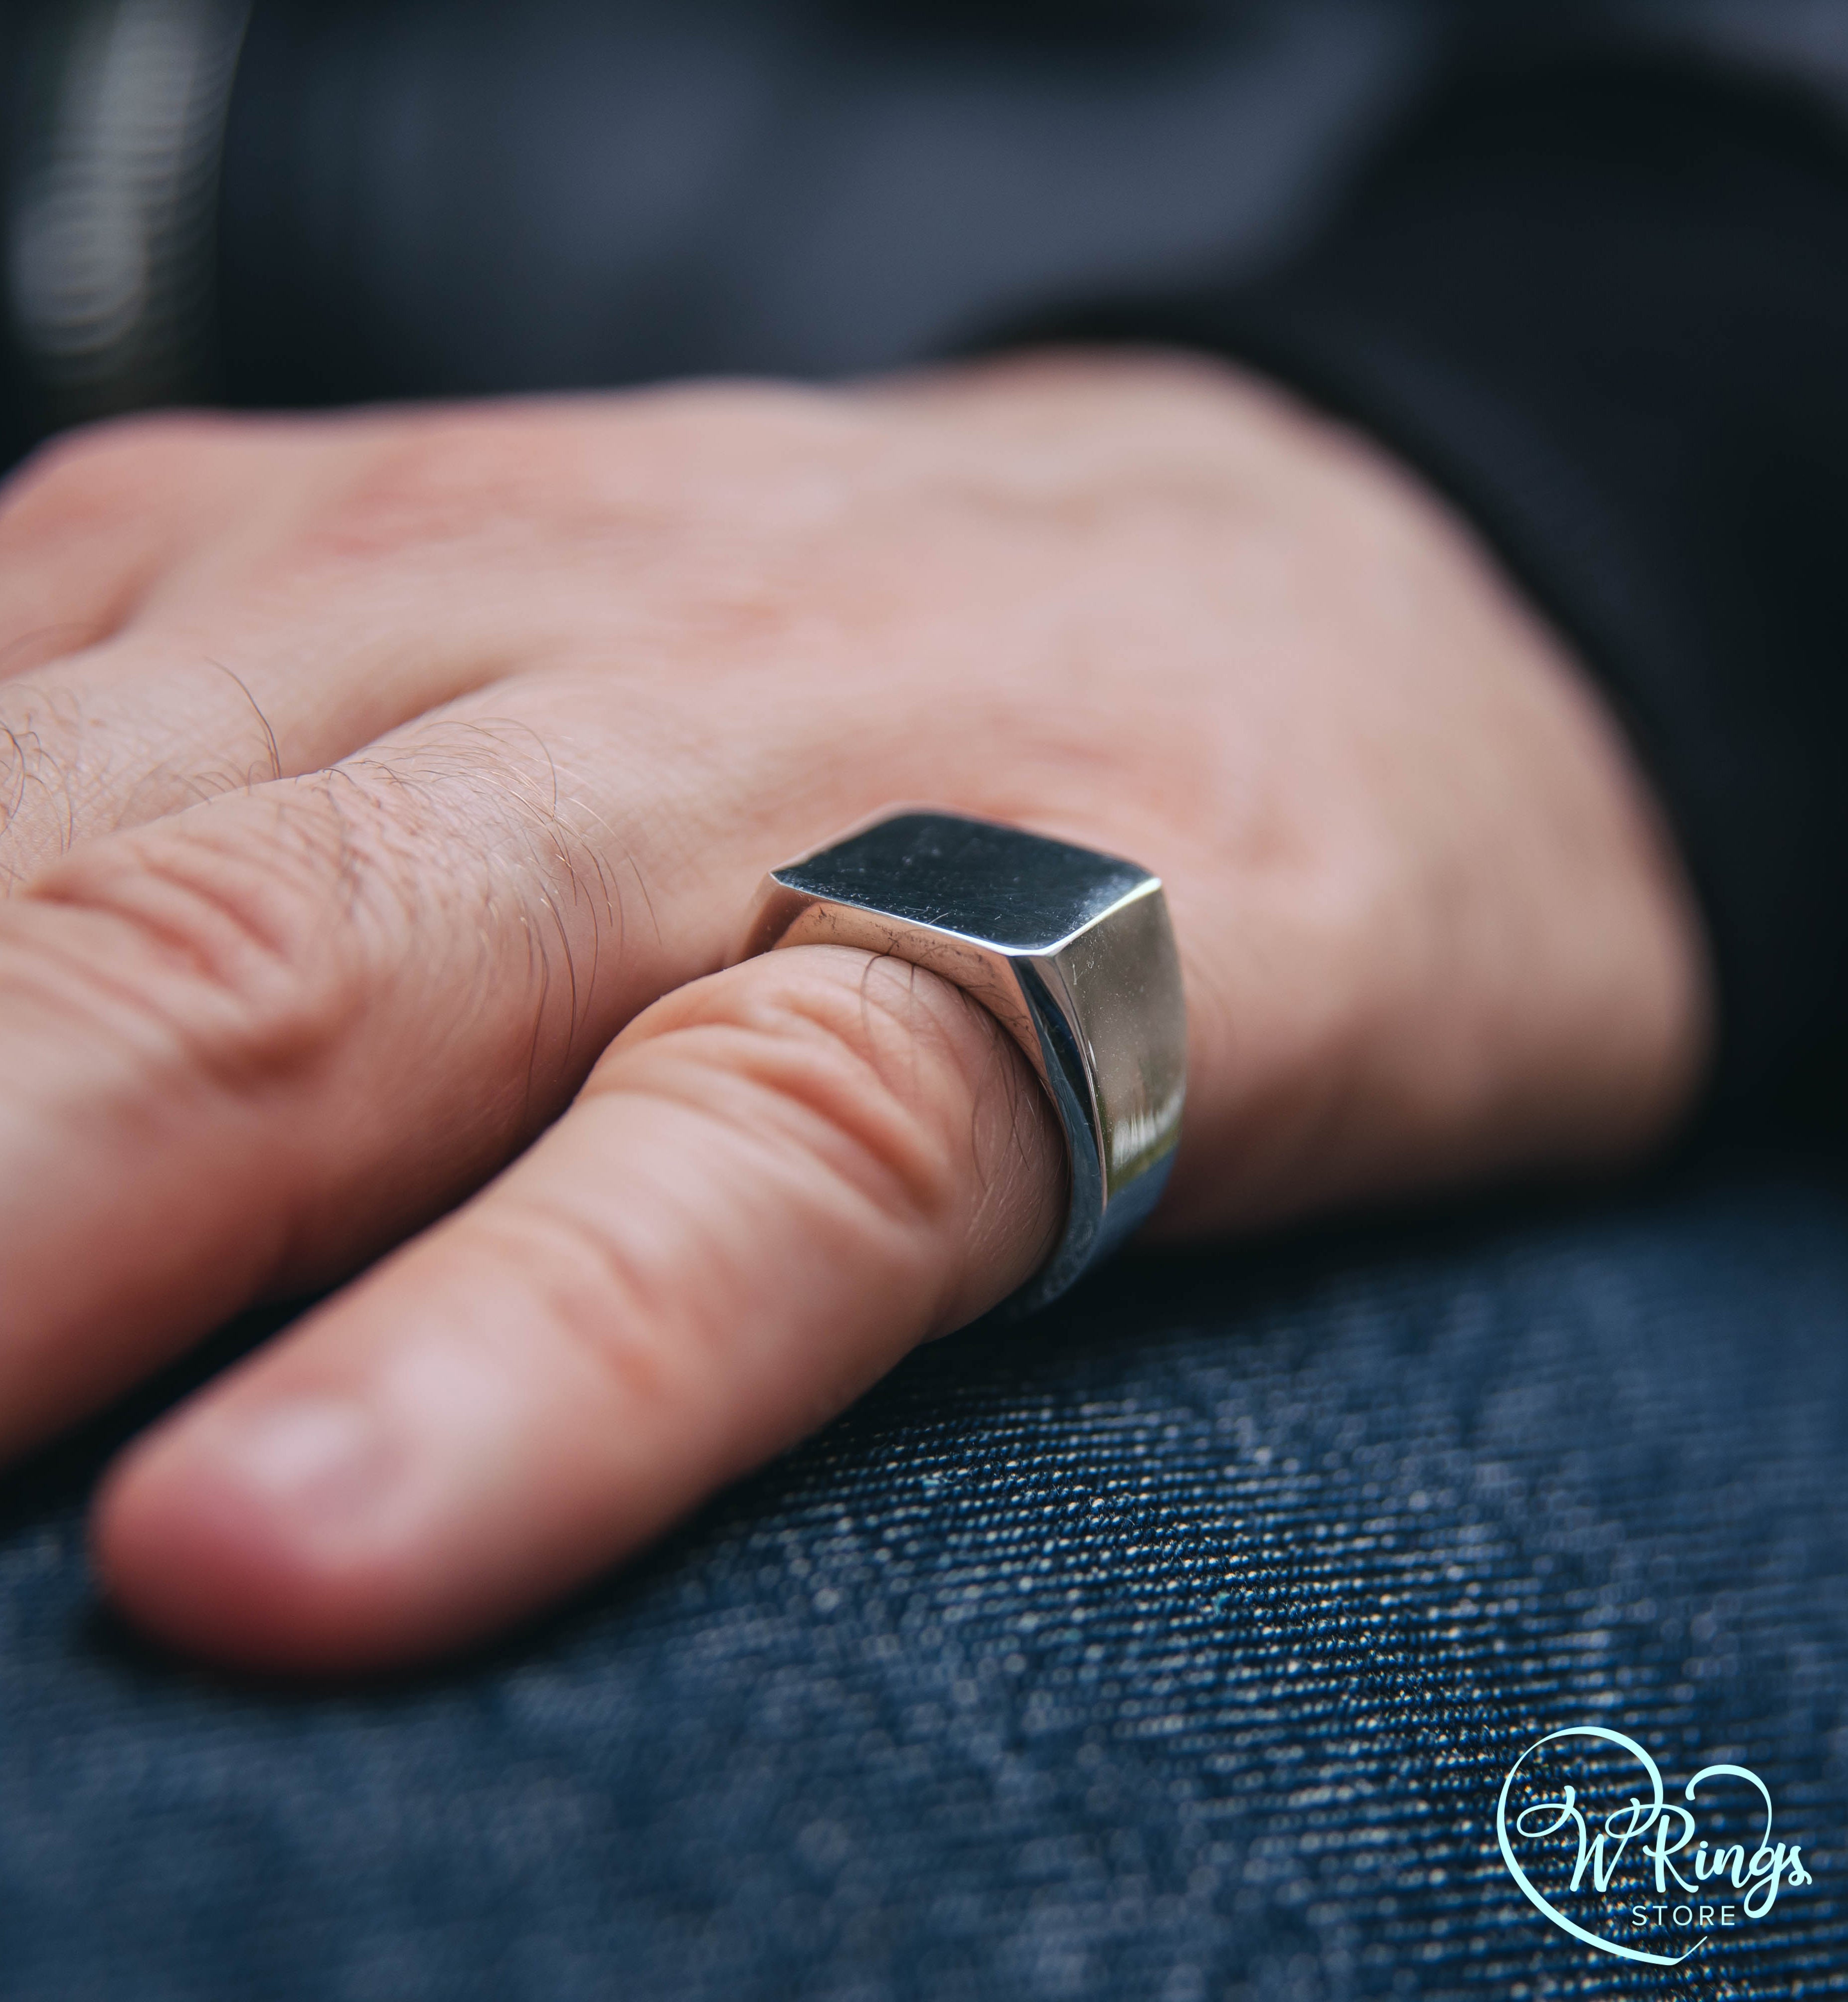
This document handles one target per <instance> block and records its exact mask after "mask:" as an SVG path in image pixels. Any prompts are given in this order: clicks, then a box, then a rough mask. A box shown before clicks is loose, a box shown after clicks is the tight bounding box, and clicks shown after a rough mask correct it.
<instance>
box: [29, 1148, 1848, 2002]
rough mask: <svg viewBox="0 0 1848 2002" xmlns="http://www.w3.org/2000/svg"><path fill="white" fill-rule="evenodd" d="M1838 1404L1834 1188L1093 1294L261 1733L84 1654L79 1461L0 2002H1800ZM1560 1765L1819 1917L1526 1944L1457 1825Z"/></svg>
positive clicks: (1732, 1198) (910, 1371)
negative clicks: (676, 1529)
mask: <svg viewBox="0 0 1848 2002" xmlns="http://www.w3.org/2000/svg"><path fill="white" fill-rule="evenodd" d="M1845 1413H1848V1180H1844V1179H1843V1176H1842V1174H1841V1173H1840V1172H1839V1170H1826V1171H1825V1170H1821V1169H1818V1168H1817V1167H1804V1165H1803V1164H1802V1163H1798V1162H1794V1161H1786V1162H1784V1163H1777V1162H1776V1161H1767V1160H1760V1161H1758V1162H1756V1163H1750V1164H1742V1165H1740V1166H1738V1167H1733V1168H1730V1169H1728V1168H1724V1167H1716V1168H1714V1169H1713V1170H1709V1171H1707V1172H1705V1173H1703V1174H1701V1175H1700V1177H1696V1178H1694V1179H1693V1180H1691V1181H1689V1182H1688V1183H1687V1184H1685V1185H1683V1186H1682V1187H1679V1188H1675V1189H1672V1190H1669V1191H1664V1192H1661V1193H1658V1194H1656V1195H1635V1196H1633V1197H1632V1198H1630V1199H1628V1200H1627V1201H1625V1202H1622V1203H1620V1204H1613V1205H1609V1207H1606V1208H1602V1209H1599V1210H1598V1211H1596V1212H1554V1213H1552V1214H1543V1215H1535V1214H1531V1213H1529V1214H1525V1215H1522V1214H1519V1213H1517V1212H1500V1213H1491V1214H1486V1215H1480V1216H1477V1217H1475V1218H1471V1219H1460V1220H1452V1221H1451V1222H1447V1223H1438V1224H1431V1225H1425V1226H1416V1227H1407V1228H1403V1229H1394V1230H1393V1232H1391V1233H1389V1234H1381V1235H1378V1236H1365V1235H1350V1236H1340V1237H1324V1238H1319V1239H1316V1240H1310V1241H1307V1242H1302V1243H1297V1244H1295V1245H1292V1246H1287V1247H1282V1248H1281V1249H1279V1250H1274V1251H1273V1252H1271V1253H1270V1254H1266V1255H1265V1256H1264V1257H1259V1258H1254V1257H1238V1258H1232V1257H1218V1258H1206V1257H1202V1258H1198V1259H1186V1260H1184V1259H1173V1260H1167V1261H1162V1262H1160V1263H1155V1262H1149V1263H1133V1262H1125V1263H1123V1264H1119V1265H1118V1266H1117V1267H1116V1268H1114V1269H1113V1270H1112V1271H1111V1272H1110V1273H1109V1274H1108V1275H1106V1276H1105V1278H1104V1279H1103V1280H1102V1281H1101V1282H1100V1283H1098V1284H1097V1285H1093V1286H1092V1287H1090V1288H1088V1289H1085V1290H1084V1291H1083V1292H1082V1293H1081V1294H1079V1296H1076V1297H1075V1298H1073V1299H1071V1300H1070V1301H1069V1302H1068V1303H1066V1304H1065V1305H1063V1306H1061V1307H1059V1308H1058V1309H1055V1310H1054V1311H1053V1312H1052V1313H1050V1314H1048V1315H1047V1316H1046V1317H1043V1318H1042V1319H1041V1320H1037V1321H1035V1322H1034V1323H1032V1324H1029V1325H1028V1326H1027V1327H1024V1328H1023V1329H1018V1330H1016V1331H1009V1332H1007V1333H1005V1334H995V1333H992V1332H990V1331H983V1330H975V1331H970V1333H968V1334H965V1335H964V1336H962V1337H960V1338H956V1339H954V1340H953V1341H948V1342H943V1343H939V1344H937V1345H935V1346H934V1347H933V1348H929V1349H926V1350H925V1351H924V1352H922V1353H920V1354H919V1355H916V1356H915V1357H914V1358H912V1360H911V1361H910V1362H908V1363H906V1364H905V1365H904V1366H903V1367H902V1368H901V1369H900V1370H899V1371H898V1372H897V1373H896V1374H895V1375H894V1376H893V1377H892V1378H891V1380H890V1381H889V1382H887V1383H886V1384H885V1385H884V1386H883V1387H882V1388H880V1390H877V1391H876V1392H875V1393H873V1395H872V1396H871V1397H869V1398H868V1399H867V1400H865V1402H864V1403H863V1404H861V1405H860V1406H859V1407H858V1408H857V1409H856V1411H853V1412H852V1413H850V1414H849V1415H848V1416H847V1417H846V1418H843V1419H842V1420H841V1421H839V1422H838V1423H837V1424H836V1425H834V1426H833V1427H832V1428H831V1429H830V1430H829V1431H828V1432H825V1433H824V1434H823V1435H821V1437H820V1438H819V1439H816V1440H815V1441H814V1442H812V1443H811V1444H810V1445H808V1446H805V1447H804V1448H802V1449H800V1450H799V1451H798V1452H797V1453H793V1454H792V1455H791V1456H789V1457H788V1458H787V1459H786V1460H784V1461H783V1462H782V1463H780V1464H779V1465H778V1466H776V1467H773V1468H772V1469H771V1470H769V1472H768V1473H766V1474H762V1475H760V1476H759V1477H757V1478H756V1479H755V1480H754V1481H750V1482H748V1483H747V1484H745V1485H744V1486H743V1487H741V1488H739V1489H737V1491H735V1492H734V1493H733V1494H732V1495H730V1496H728V1497H727V1498H725V1499H724V1501H721V1502H720V1503H719V1504H717V1505H715V1506H714V1507H713V1508H711V1509H710V1510H709V1511H707V1512H706V1514H705V1515H703V1517H702V1518H701V1519H699V1521H698V1522H696V1523H695V1524H694V1525H693V1526H692V1527H691V1528H690V1529H688V1530H687V1531H685V1533H682V1535H680V1536H678V1537H677V1538H676V1539H675V1540H674V1541H673V1542H672V1543H671V1544H670V1545H669V1546H668V1547H666V1548H665V1549H664V1550H661V1551H659V1552H657V1554H655V1555H654V1556H653V1557H650V1558H648V1559H647V1560H646V1561H644V1562H643V1564H641V1565H640V1566H639V1567H638V1568H636V1569H634V1570H632V1571H628V1572H626V1573H624V1574H623V1575H620V1576H619V1577H617V1578H613V1579H612V1580H611V1581H610V1582H608V1584H607V1585H604V1586H602V1587H601V1588H600V1589H598V1591H597V1592H594V1594H592V1595H591V1596H590V1597H589V1598H588V1599H586V1600H585V1601H584V1602H583V1603H581V1604H580V1605H579V1606H577V1607H576V1608H575V1609H574V1610H572V1611H571V1612H570V1613H568V1614H567V1615H566V1616H564V1617H562V1618H557V1619H554V1620H550V1621H548V1622H547V1623H546V1624H544V1625H542V1627H539V1628H538V1629H537V1630H536V1631H532V1632H530V1633H528V1634H525V1635H522V1636H521V1637H519V1638H518V1639H516V1640H515V1641H512V1642H511V1643H509V1644H506V1645H505V1646H504V1647H502V1648H500V1649H499V1650H498V1651H496V1653H495V1654H494V1655H493V1656H491V1657H490V1658H487V1659H486V1660H483V1661H481V1662H476V1663H473V1664H470V1665H464V1666H462V1667H460V1668H457V1669H451V1670H448V1671H447V1672H442V1673H439V1674H435V1675H432V1676H427V1677H423V1678H420V1679H417V1680H414V1681H412V1682H409V1683H404V1684H402V1685H400V1686H397V1687H395V1688H389V1689H384V1690H370V1691H364V1692H359V1693H347V1694H336V1695H308V1696H297V1695H291V1694H288V1693H263V1692H260V1691H253V1690H249V1689H247V1688H235V1687H227V1686H221V1685H218V1684H217V1683H214V1682H212V1681H211V1680H209V1679H204V1678H202V1677H200V1676H196V1675H193V1674H189V1673H187V1672H183V1671H182V1670H180V1669H175V1668H173V1667H172V1666H170V1665H166V1664H165V1663H163V1662H161V1661H159V1659H157V1658H154V1657H152V1655H148V1654H147V1653H145V1652H143V1651H141V1650H140V1649H139V1648H137V1647H135V1646H134V1644H132V1643H131V1642H129V1641H126V1640H125V1639H124V1638H123V1637H122V1636H121V1635H120V1634H117V1633H116V1632H115V1631H113V1630H111V1629H110V1628H108V1627H104V1626H103V1625H101V1624H99V1621H98V1620H97V1617H96V1613H95V1612H94V1610H93V1600H92V1592H91V1587H90V1583H89V1578H88V1577H87V1576H86V1575H85V1566H84V1561H83V1532H82V1515H81V1511H82V1504H83V1501H84V1498H85V1490H86V1488H87V1487H88V1485H89V1481H90V1479H91V1477H92V1474H93V1471H94V1469H95V1467H96V1464H97V1461H98V1458H99V1453H100V1450H101V1448H102V1446H103V1444H104V1443H105V1441H104V1440H103V1439H101V1438H97V1439H92V1440H89V1441H86V1442H82V1443H80V1444H79V1445H78V1446H75V1447H73V1448H71V1449H68V1451H67V1452H66V1453H65V1454H63V1455H61V1456H60V1457H59V1458H58V1460H56V1461H54V1463H50V1464H48V1465H47V1466H44V1467H41V1468H40V1469H38V1470H33V1471H29V1472H28V1473H26V1474H25V1475H23V1476H15V1477H12V1479H11V1480H10V1481H8V1482H7V1483H6V1484H5V1487H4V1488H0V1497H3V1499H0V1954H3V1958H0V1993H5V1995H6V1996H7V1997H9V2002H295V1998H297V1997H300V1998H303V2002H308V1998H328V1997H337V1998H341V2002H477V1998H479V2002H614V1999H615V1998H626V1997H635V1998H636V1999H637V2002H642V1998H647V2002H657V1998H658V2002H682V1999H683V1998H685V1999H686V2002H692V1998H710V1999H711V2002H771V1998H778V2002H782V1998H794V1997H801V1998H804V2002H849V1998H852V2002H884V1998H888V1997H889V1998H894V2002H898V1998H906V2002H909V1998H915V1999H916V2002H944V1998H950V1997H954V1998H957V2002H987V1999H988V1998H993V2002H1040V1999H1041V1998H1054V1997H1059V1998H1064V1997H1084V1998H1087V2002H1090V1998H1095V2002H1195V1998H1198V2002H1228V1998H1235V1997H1237V1998H1249V2002H1299V1998H1301V2002H1336V1998H1349V1997H1354V1998H1358V1997H1398V1996H1404V1995H1408V1994H1409V1995H1422V1996H1424V1997H1428V1998H1438V1997H1445V1998H1448V1997H1465V1996H1466V1997H1472V1998H1474V1997H1484V1998H1488V1997H1493V1998H1494V2002H1507V1998H1508V1997H1518V1996H1521V1995H1523V1994H1525V1995H1527V1996H1529V1997H1536V1998H1538V1997H1555V1998H1564V1997H1571V1998H1577V1999H1578V2002H1589V1998H1592V1997H1620V1996H1627V1997H1655V1998H1670V1997H1682V1996H1683V1995H1698V1996H1708V1995H1712V1996H1717V1997H1734V1998H1738V2002H1748V1998H1749V1999H1750V2002H1773V1998H1775V1999H1776V2002H1784V1998H1790V1997H1797V1996H1829V1995H1838V1996H1839V1995H1841V1994H1843V1993H1848V1903H1845V1902H1844V1899H1843V1889H1842V1882H1843V1878H1842V1873H1843V1868H1844V1863H1843V1854H1842V1849H1843V1829H1844V1827H1845V1826H1848V1709H1845V1707H1844V1700H1843V1699H1844V1696H1845V1694H1848V1690H1845V1689H1844V1682H1843V1663H1844V1662H1848V1493H1845V1491H1844V1487H1843V1481H1842V1479H1841V1467H1842V1453H1843V1446H1844V1438H1843V1431H1844V1414H1845ZM1582 1722H1596V1723H1601V1724H1604V1725H1608V1726H1610V1727H1612V1728H1616V1729H1618V1730H1620V1731H1623V1732H1626V1733H1627V1734H1629V1735H1633V1736H1634V1737H1635V1738H1636V1739H1637V1740H1638V1741H1639V1742H1641V1743H1643V1744H1644V1745H1646V1746H1649V1747H1651V1749H1653V1751H1654V1755H1655V1756H1657V1757H1658V1759H1659V1760H1661V1764H1662V1767H1663V1769H1664V1770H1665V1773H1666V1774H1667V1775H1668V1778H1669V1781H1670V1783H1671V1785H1672V1787H1674V1789H1675V1793H1676V1795H1677V1797H1678V1796H1679V1785H1680V1783H1681V1781H1682V1780H1684V1779H1685V1778H1686V1777H1687V1776H1688V1774H1689V1773H1690V1772H1691V1771H1692V1770H1693V1767H1694V1766H1695V1765H1696V1763H1705V1762H1707V1761H1710V1760H1721V1759H1731V1760H1738V1761H1742V1763H1745V1764H1746V1765H1748V1766H1749V1767H1752V1769H1753V1770H1755V1771H1756V1772H1758V1773H1759V1774H1761V1775H1762V1776H1763V1777H1764V1779H1765V1780H1766V1783H1767V1784H1768V1785H1769V1786H1770V1787H1771V1789H1772V1791H1773V1797H1774V1798H1775V1801H1776V1804H1777V1830H1778V1833H1779V1835H1780V1837H1781V1838H1783V1839H1784V1840H1788V1841H1792V1842H1796V1843H1801V1845H1802V1846H1803V1852H1804V1857H1805V1858H1806V1859H1807V1860H1808V1861H1809V1862H1810V1863H1811V1865H1812V1866H1813V1868H1814V1873H1815V1878H1816V1881H1815V1884H1814V1885H1811V1886H1810V1887H1809V1888H1808V1889H1798V1890H1786V1891H1785V1892H1783V1894H1782V1895H1781V1896H1780V1899H1779V1900H1778V1902H1777V1906H1775V1908H1774V1909H1773V1912H1772V1913H1771V1915H1770V1917H1769V1918H1767V1919H1766V1920H1764V1921H1763V1922H1762V1923H1761V1924H1758V1925H1757V1926H1756V1927H1752V1926H1741V1927H1738V1928H1736V1929H1735V1930H1731V1931H1729V1932H1727V1933H1725V1934H1724V1935H1720V1936H1717V1937H1715V1938H1714V1941H1712V1943H1711V1944H1710V1945H1709V1946H1708V1947H1707V1948H1705V1949H1703V1953H1702V1955H1701V1956H1700V1962H1702V1963H1704V1964H1703V1965H1702V1966H1701V1972H1700V1976H1699V1977H1698V1979H1697V1980H1696V1981H1693V1982H1690V1983H1687V1984H1686V1986H1683V1985H1682V1983H1679V1982H1675V1981H1673V1980H1671V1979H1668V1978H1667V1977H1665V1976H1663V1975H1662V1974H1661V1972H1660V1971H1659V1970H1656V1969H1650V1968H1647V1967H1639V1966H1637V1965H1634V1964H1630V1963H1626V1962H1623V1961H1620V1960H1618V1959H1616V1958H1609V1957H1608V1956H1606V1955H1600V1954H1598V1953H1595V1952H1594V1951H1591V1950H1589V1949H1588V1948H1582V1947H1581V1946H1579V1945H1578V1944H1577V1943H1576V1942H1575V1941H1572V1940H1571V1939H1569V1938H1568V1937H1566V1936H1565V1935H1564V1934H1561V1933H1560V1932H1559V1931H1558V1930H1556V1929H1555V1928H1553V1927H1551V1926H1550V1925H1549V1924H1547V1923H1546V1921H1545V1920H1543V1918H1542V1917H1540V1916H1539V1913H1536V1911H1535V1910H1533V1909H1532V1907H1531V1906H1529V1905H1528V1904H1527V1903H1525V1902H1524V1901H1523V1900H1522V1898H1521V1897H1520V1896H1519V1895H1518V1893H1517V1892H1516V1889H1515V1885H1514V1884H1513V1882H1512V1880H1511V1878H1509V1876H1508V1874H1507V1872H1506V1871H1505V1868H1503V1865H1502V1863H1501V1857H1500V1856H1499V1855H1498V1853H1497V1849H1496V1844H1495V1837H1494V1812H1495V1804H1496V1796H1497V1790H1498V1787H1500V1785H1501V1781H1502V1778H1503V1776H1504V1774H1505V1772H1506V1770H1507V1769H1508V1765H1509V1763H1510V1762H1511V1761H1512V1760H1513V1758H1514V1757H1515V1755H1516V1754H1517V1753H1518V1752H1519V1751H1520V1750H1521V1749H1522V1748H1523V1747H1524V1746H1526V1745H1527V1744H1528V1743H1529V1742H1530V1741H1531V1740H1532V1739H1534V1738H1535V1737H1536V1736H1538V1735H1540V1734H1541V1733H1542V1732H1546V1731H1548V1730H1550V1729H1553V1728H1557V1727H1559V1726H1560V1725H1568V1724H1577V1723H1582ZM1623 1882H1624V1883H1625V1884H1626V1885H1631V1886H1632V1887H1633V1888H1632V1889H1630V1892H1629V1894H1628V1896H1626V1897H1624V1898H1623V1899H1621V1900H1618V1899H1613V1900H1611V1901H1610V1903H1612V1904H1613V1906H1616V1905H1622V1906H1627V1904H1628V1903H1630V1902H1631V1900H1632V1899H1635V1898H1640V1897H1641V1896H1644V1889H1646V1888H1647V1887H1646V1886H1644V1885H1642V1882H1641V1878H1640V1876H1639V1875H1638V1873H1637V1872H1635V1871H1626V1873H1625V1876H1624V1878H1623ZM1651 1895H1653V1894H1652V1893H1651ZM1592 1902H1599V1901H1595V1900H1594V1901H1592ZM1619 1937H1636V1935H1634V1934H1621V1933H1620V1934H1619ZM1651 1937H1652V1938H1653V1940H1654V1943H1655V1944H1657V1945H1658V1946H1660V1945H1661V1944H1664V1943H1665V1942H1672V1941H1673V1938H1674V1934H1673V1928H1672V1924H1668V1925H1667V1926H1665V1927H1664V1928H1663V1929H1661V1930H1658V1931H1656V1932H1655V1933H1654V1934H1652V1935H1651ZM1688 1937H1689V1936H1688V1935H1687V1934H1686V1933H1685V1932H1684V1933H1683V1934H1682V1935H1681V1936H1680V1941H1679V1944H1684V1945H1685V1944H1686V1943H1687V1939H1688ZM1671 1950H1672V1945H1671Z"/></svg>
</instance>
